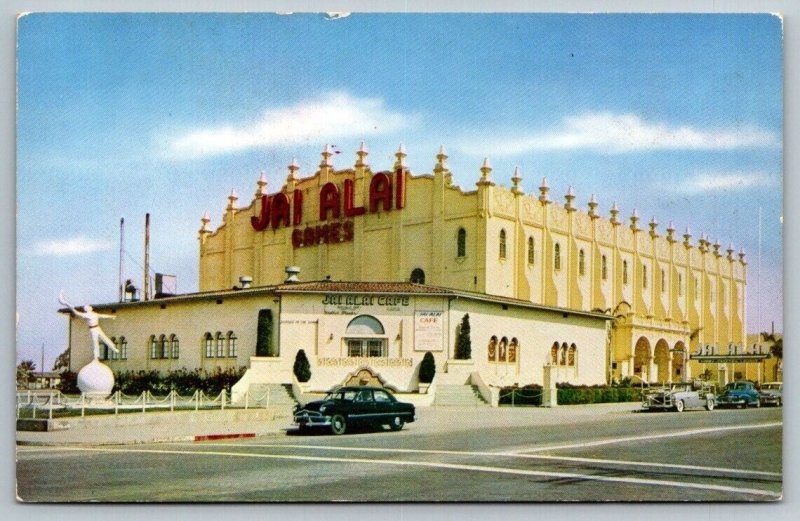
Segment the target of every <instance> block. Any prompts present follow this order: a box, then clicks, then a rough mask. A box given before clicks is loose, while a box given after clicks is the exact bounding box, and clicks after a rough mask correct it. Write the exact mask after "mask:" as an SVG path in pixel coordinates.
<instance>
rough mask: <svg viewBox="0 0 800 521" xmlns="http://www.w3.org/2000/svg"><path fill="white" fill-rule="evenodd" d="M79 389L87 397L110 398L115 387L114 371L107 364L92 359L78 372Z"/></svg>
mask: <svg viewBox="0 0 800 521" xmlns="http://www.w3.org/2000/svg"><path fill="white" fill-rule="evenodd" d="M78 389H80V390H81V393H83V394H84V395H85V396H86V397H87V398H99V399H105V398H108V396H109V395H110V394H111V391H112V389H114V373H113V372H111V369H109V368H108V366H107V365H105V364H102V363H100V362H99V361H97V360H92V361H91V362H89V363H88V364H87V365H85V366H83V368H82V369H81V370H80V371H79V372H78Z"/></svg>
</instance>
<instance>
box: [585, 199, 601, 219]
mask: <svg viewBox="0 0 800 521" xmlns="http://www.w3.org/2000/svg"><path fill="white" fill-rule="evenodd" d="M588 205H589V217H591V218H592V219H597V218H598V217H600V216H599V215H597V198H596V197H595V196H594V194H592V196H591V197H589V203H588Z"/></svg>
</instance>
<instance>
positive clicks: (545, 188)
mask: <svg viewBox="0 0 800 521" xmlns="http://www.w3.org/2000/svg"><path fill="white" fill-rule="evenodd" d="M549 191H550V186H548V184H547V178H546V177H543V178H542V184H540V185H539V192H540V194H541V195H539V201H541V202H542V203H544V204H548V203H550V199H549V198H548V197H547V192H549Z"/></svg>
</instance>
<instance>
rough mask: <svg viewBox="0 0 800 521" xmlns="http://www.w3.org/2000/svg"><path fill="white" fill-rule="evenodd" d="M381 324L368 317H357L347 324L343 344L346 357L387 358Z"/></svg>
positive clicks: (375, 319)
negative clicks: (345, 346) (344, 344)
mask: <svg viewBox="0 0 800 521" xmlns="http://www.w3.org/2000/svg"><path fill="white" fill-rule="evenodd" d="M384 334H385V331H384V329H383V324H381V322H380V320H378V319H377V318H375V317H373V316H370V315H359V316H357V317H355V318H354V319H353V320H351V321H350V323H349V324H347V328H346V329H345V335H346V338H345V342H346V344H347V355H348V356H352V357H383V356H388V350H387V347H386V345H387V344H386V337H379V336H378V335H384Z"/></svg>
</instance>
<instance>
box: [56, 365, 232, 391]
mask: <svg viewBox="0 0 800 521" xmlns="http://www.w3.org/2000/svg"><path fill="white" fill-rule="evenodd" d="M246 370H247V368H246V367H239V368H232V367H230V368H227V369H224V370H223V369H222V368H220V367H217V368H216V369H215V370H214V372H213V373H208V372H207V371H201V370H200V369H193V370H191V371H190V370H188V369H178V370H176V371H170V372H168V373H167V374H165V375H161V374H159V372H158V371H155V370H151V371H122V372H120V373H117V374H116V375H115V384H114V391H121V392H122V394H127V395H131V396H136V395H139V394H142V393H143V392H144V391H150V392H151V393H153V394H156V395H162V396H163V395H166V394H169V393H170V391H175V392H176V393H178V394H179V395H181V396H190V395H193V394H194V393H195V391H203V392H204V393H206V394H209V395H217V394H219V393H221V392H222V390H223V389H225V390H226V391H230V389H231V387H232V386H233V384H235V383H236V382H238V381H239V379H240V378H241V377H242V375H244V373H245V371H246ZM62 381H63V380H62ZM76 392H80V391H77V390H76Z"/></svg>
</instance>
